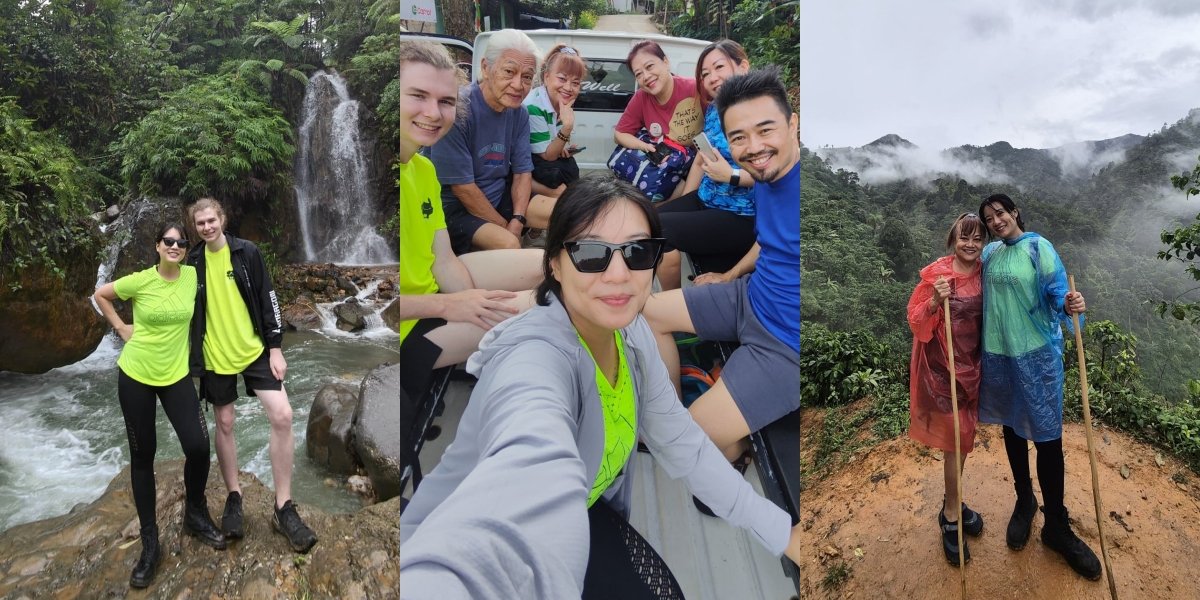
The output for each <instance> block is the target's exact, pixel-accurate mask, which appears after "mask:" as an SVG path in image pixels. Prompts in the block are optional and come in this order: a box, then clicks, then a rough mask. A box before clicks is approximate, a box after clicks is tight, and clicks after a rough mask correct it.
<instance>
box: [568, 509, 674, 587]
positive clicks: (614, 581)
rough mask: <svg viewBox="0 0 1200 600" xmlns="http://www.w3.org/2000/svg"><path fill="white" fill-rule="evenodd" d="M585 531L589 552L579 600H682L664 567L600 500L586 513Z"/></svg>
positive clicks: (621, 519)
mask: <svg viewBox="0 0 1200 600" xmlns="http://www.w3.org/2000/svg"><path fill="white" fill-rule="evenodd" d="M588 529H589V532H590V534H591V548H590V550H589V553H588V565H587V571H586V573H585V574H584V577H583V598H582V600H601V599H605V600H607V599H609V598H621V600H642V599H645V600H674V599H676V598H678V599H679V600H683V591H681V590H680V589H679V582H677V581H675V576H674V575H672V574H671V569H669V568H668V567H667V563H665V562H663V559H662V557H661V556H659V555H658V553H657V552H655V551H654V548H653V547H652V546H650V543H649V542H647V541H646V538H643V537H642V536H641V534H639V533H638V532H637V530H636V529H634V528H633V526H632V525H630V524H629V521H626V520H625V518H624V517H622V516H621V515H620V514H618V513H617V511H615V510H613V509H612V508H609V506H608V504H606V503H605V502H604V501H603V500H597V501H596V503H595V504H593V505H592V507H591V508H589V509H588Z"/></svg>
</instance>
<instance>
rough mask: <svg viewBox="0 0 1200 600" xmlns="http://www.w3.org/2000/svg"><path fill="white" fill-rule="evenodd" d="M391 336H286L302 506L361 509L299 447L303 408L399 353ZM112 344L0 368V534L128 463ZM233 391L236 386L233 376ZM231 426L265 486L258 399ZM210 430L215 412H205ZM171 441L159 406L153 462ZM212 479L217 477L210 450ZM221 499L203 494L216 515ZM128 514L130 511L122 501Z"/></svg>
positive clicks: (167, 454)
mask: <svg viewBox="0 0 1200 600" xmlns="http://www.w3.org/2000/svg"><path fill="white" fill-rule="evenodd" d="M397 340H398V338H397V337H396V335H395V333H392V332H390V331H386V330H385V331H380V330H371V331H369V332H368V333H366V334H364V335H351V334H345V333H342V332H338V331H336V330H331V329H329V328H327V329H326V330H325V331H324V332H292V333H288V334H286V335H285V336H284V345H283V353H284V358H286V359H287V361H288V373H287V380H286V383H285V389H286V390H287V391H288V397H289V400H291V404H292V411H293V413H292V414H293V416H292V419H293V425H292V428H293V431H294V432H295V442H296V458H295V470H294V475H293V478H292V488H293V489H292V496H293V497H294V498H295V499H296V502H297V503H298V504H300V505H301V506H302V507H303V506H304V505H309V506H315V507H319V508H321V509H323V510H325V511H328V512H350V511H353V510H355V509H357V508H359V507H360V506H361V502H360V501H359V499H358V497H357V496H355V495H354V494H352V493H350V492H348V491H346V490H345V488H344V487H331V486H328V485H326V479H329V478H333V479H334V480H336V481H339V482H340V481H342V479H341V478H338V477H337V476H335V475H332V474H330V473H329V472H327V471H325V470H324V469H323V468H321V467H319V466H317V465H314V464H312V463H311V462H310V461H309V460H308V456H307V455H306V453H305V447H304V442H305V430H306V427H307V423H308V412H309V408H310V407H311V405H312V401H313V398H314V397H315V396H316V393H317V390H318V389H320V388H321V386H323V385H325V384H326V383H329V382H333V381H344V382H348V383H351V384H353V385H358V383H359V382H360V381H361V380H362V377H363V375H365V374H366V372H367V371H368V370H369V369H371V368H372V367H374V366H376V365H378V364H380V363H384V362H391V363H394V362H396V361H397V360H398V359H399V351H398V346H399V344H398V343H397ZM119 352H120V350H119V348H118V340H117V339H116V338H114V337H113V336H112V335H111V334H110V335H109V336H108V337H106V338H105V339H104V340H103V341H102V342H101V343H100V346H99V348H97V349H96V351H95V352H93V353H92V355H91V356H89V357H88V358H86V359H84V360H82V361H80V362H78V363H75V364H72V365H68V366H65V367H60V368H58V369H54V370H51V371H49V372H47V373H43V374H41V375H21V374H17V373H7V372H0V428H2V433H0V531H4V530H6V529H8V528H10V527H12V526H14V525H19V524H21V523H28V522H31V521H37V520H40V519H46V518H49V517H55V516H58V515H62V514H65V513H67V512H69V511H70V510H71V508H72V507H73V506H75V505H76V504H79V503H81V502H83V503H87V502H91V501H93V500H95V499H96V498H98V497H100V494H102V493H103V492H104V490H105V489H106V488H107V487H108V483H109V481H111V480H112V478H113V477H114V476H116V474H117V473H118V472H119V471H120V470H121V469H122V468H124V466H125V465H127V464H129V446H128V441H127V439H126V437H125V426H124V420H123V419H122V417H121V408H120V405H119V404H118V403H117V392H116V388H117V366H116V360H117V356H118V355H119ZM238 389H239V391H242V389H243V388H242V384H241V382H240V378H239V384H238ZM237 415H238V416H237V421H236V424H235V425H234V427H235V433H236V436H237V442H238V464H239V465H240V468H241V469H242V470H243V471H249V472H251V473H253V474H254V475H256V476H257V477H258V478H259V479H260V480H261V481H263V483H265V484H266V485H267V486H271V485H272V476H271V463H270V459H269V458H268V456H267V437H268V433H269V430H270V426H269V425H268V423H267V418H266V415H265V414H264V413H263V410H262V406H261V404H260V403H259V402H258V401H257V400H256V399H247V398H245V397H243V398H241V399H239V400H238V402H237ZM205 418H206V419H207V421H208V424H209V434H210V436H211V435H212V433H213V429H212V428H213V414H212V412H211V410H207V411H206V412H205ZM182 456H183V453H182V451H181V450H180V448H179V442H178V440H177V439H176V437H175V432H174V430H172V429H171V426H170V423H168V421H167V418H166V416H165V415H164V414H163V413H162V410H161V408H160V410H159V411H158V454H157V456H156V460H166V459H173V458H181V457H182ZM210 477H212V478H216V479H219V478H220V475H219V473H218V469H217V459H216V454H215V453H214V454H213V460H212V471H211V473H210ZM223 505H224V498H223V497H222V498H209V506H210V510H212V512H213V513H214V515H216V516H217V518H219V515H220V512H221V507H222V506H223ZM130 511H131V513H130V514H132V511H133V508H132V507H130Z"/></svg>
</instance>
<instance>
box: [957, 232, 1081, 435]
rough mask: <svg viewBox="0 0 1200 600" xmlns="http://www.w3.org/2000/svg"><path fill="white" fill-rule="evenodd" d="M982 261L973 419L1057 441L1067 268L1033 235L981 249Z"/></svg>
mask: <svg viewBox="0 0 1200 600" xmlns="http://www.w3.org/2000/svg"><path fill="white" fill-rule="evenodd" d="M982 258H983V340H982V343H983V361H982V370H983V378H982V381H981V382H980V390H979V420H980V421H981V422H984V423H998V424H1001V425H1007V426H1009V427H1011V428H1013V430H1014V431H1016V432H1017V435H1020V436H1021V437H1023V438H1025V439H1027V440H1032V441H1034V442H1046V441H1050V440H1055V439H1058V438H1061V437H1062V414H1063V412H1062V404H1063V361H1062V353H1063V329H1062V324H1066V326H1067V328H1068V329H1071V322H1070V318H1069V317H1068V316H1067V314H1066V312H1064V309H1063V302H1064V301H1065V299H1066V296H1067V292H1068V291H1069V289H1068V287H1067V270H1066V268H1064V267H1063V264H1062V260H1060V259H1059V257H1058V253H1057V252H1055V250H1054V246H1053V245H1052V244H1051V243H1050V242H1049V241H1048V240H1046V238H1043V237H1042V236H1040V235H1038V234H1036V233H1033V232H1029V233H1025V234H1022V235H1021V236H1020V237H1018V238H1016V239H1013V240H1000V241H996V242H992V243H990V244H988V245H987V247H985V248H984V249H983V256H982ZM1081 318H1082V316H1081ZM1081 322H1082V321H1081ZM1071 330H1072V331H1073V329H1071Z"/></svg>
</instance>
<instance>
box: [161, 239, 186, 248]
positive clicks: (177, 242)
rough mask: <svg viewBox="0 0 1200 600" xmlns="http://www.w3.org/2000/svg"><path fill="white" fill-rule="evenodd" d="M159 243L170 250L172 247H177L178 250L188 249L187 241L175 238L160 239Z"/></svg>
mask: <svg viewBox="0 0 1200 600" xmlns="http://www.w3.org/2000/svg"><path fill="white" fill-rule="evenodd" d="M158 241H160V242H162V243H163V245H164V246H166V247H168V248H170V247H171V246H175V247H176V248H187V243H188V242H187V240H185V239H178V240H177V239H175V238H169V237H164V238H158Z"/></svg>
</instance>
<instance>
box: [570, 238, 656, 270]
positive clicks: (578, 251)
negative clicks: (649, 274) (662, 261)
mask: <svg viewBox="0 0 1200 600" xmlns="http://www.w3.org/2000/svg"><path fill="white" fill-rule="evenodd" d="M665 243H666V240H665V239H663V238H646V239H644V240H633V241H632V242H625V243H624V244H610V243H608V242H599V241H595V240H583V241H578V242H564V243H563V248H564V249H565V250H566V251H567V256H569V257H571V263H572V264H574V265H575V269H576V270H577V271H579V272H580V273H603V272H604V271H606V270H608V263H609V262H610V261H611V260H612V255H613V252H617V251H620V253H621V258H623V259H624V260H625V266H626V267H627V268H628V269H629V270H631V271H645V270H646V269H653V268H654V267H655V265H657V264H658V259H659V257H660V256H661V255H662V250H663V244H665Z"/></svg>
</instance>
